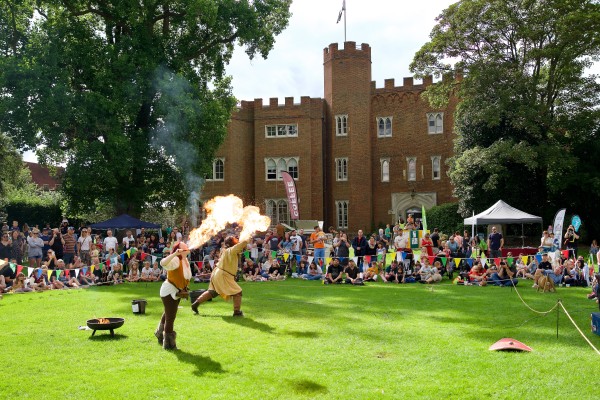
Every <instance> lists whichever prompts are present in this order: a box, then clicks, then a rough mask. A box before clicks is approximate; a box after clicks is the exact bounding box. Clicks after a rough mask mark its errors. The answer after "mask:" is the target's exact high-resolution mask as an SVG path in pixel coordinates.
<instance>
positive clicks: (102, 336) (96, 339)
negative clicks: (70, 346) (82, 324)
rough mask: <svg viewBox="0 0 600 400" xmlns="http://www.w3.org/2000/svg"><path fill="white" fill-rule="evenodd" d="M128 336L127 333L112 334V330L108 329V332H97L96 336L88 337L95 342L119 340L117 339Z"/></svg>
mask: <svg viewBox="0 0 600 400" xmlns="http://www.w3.org/2000/svg"><path fill="white" fill-rule="evenodd" d="M127 338H128V336H127V335H121V334H119V333H115V336H112V335H111V334H110V332H108V331H107V333H106V334H102V333H101V334H98V333H97V332H96V335H95V336H91V335H90V337H89V338H88V340H92V341H94V342H107V341H117V340H124V339H127Z"/></svg>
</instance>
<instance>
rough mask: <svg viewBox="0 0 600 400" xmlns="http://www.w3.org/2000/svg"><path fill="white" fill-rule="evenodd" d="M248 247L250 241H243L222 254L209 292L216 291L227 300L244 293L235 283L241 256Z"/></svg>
mask: <svg viewBox="0 0 600 400" xmlns="http://www.w3.org/2000/svg"><path fill="white" fill-rule="evenodd" d="M247 245H248V241H246V240H243V241H241V242H239V243H238V244H236V245H235V246H233V247H230V248H228V249H225V250H224V251H223V252H222V253H221V257H220V258H219V262H218V263H217V266H216V268H215V269H214V271H213V272H212V274H211V276H210V285H209V286H208V290H214V291H215V292H217V293H218V294H219V295H220V296H221V297H222V298H223V299H225V300H228V299H229V298H230V297H231V296H233V295H235V294H238V293H241V292H242V288H241V287H240V285H238V284H237V282H236V281H235V276H236V274H237V271H238V262H239V256H240V254H241V253H242V252H243V251H244V250H245V249H246V246H247Z"/></svg>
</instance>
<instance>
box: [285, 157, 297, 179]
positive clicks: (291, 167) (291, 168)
mask: <svg viewBox="0 0 600 400" xmlns="http://www.w3.org/2000/svg"><path fill="white" fill-rule="evenodd" d="M287 168H288V173H289V174H290V176H291V177H292V178H294V179H298V161H297V160H296V159H295V158H290V160H289V161H288V163H287Z"/></svg>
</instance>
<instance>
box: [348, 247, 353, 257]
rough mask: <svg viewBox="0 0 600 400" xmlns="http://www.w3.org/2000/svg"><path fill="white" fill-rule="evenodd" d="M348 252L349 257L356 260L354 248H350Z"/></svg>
mask: <svg viewBox="0 0 600 400" xmlns="http://www.w3.org/2000/svg"><path fill="white" fill-rule="evenodd" d="M348 252H349V257H350V258H354V247H352V246H350V248H349V249H348Z"/></svg>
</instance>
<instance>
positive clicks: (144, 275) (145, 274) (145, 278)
mask: <svg viewBox="0 0 600 400" xmlns="http://www.w3.org/2000/svg"><path fill="white" fill-rule="evenodd" d="M140 280H141V281H142V282H152V281H153V280H154V279H152V268H150V261H144V268H142V271H141V273H140Z"/></svg>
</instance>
